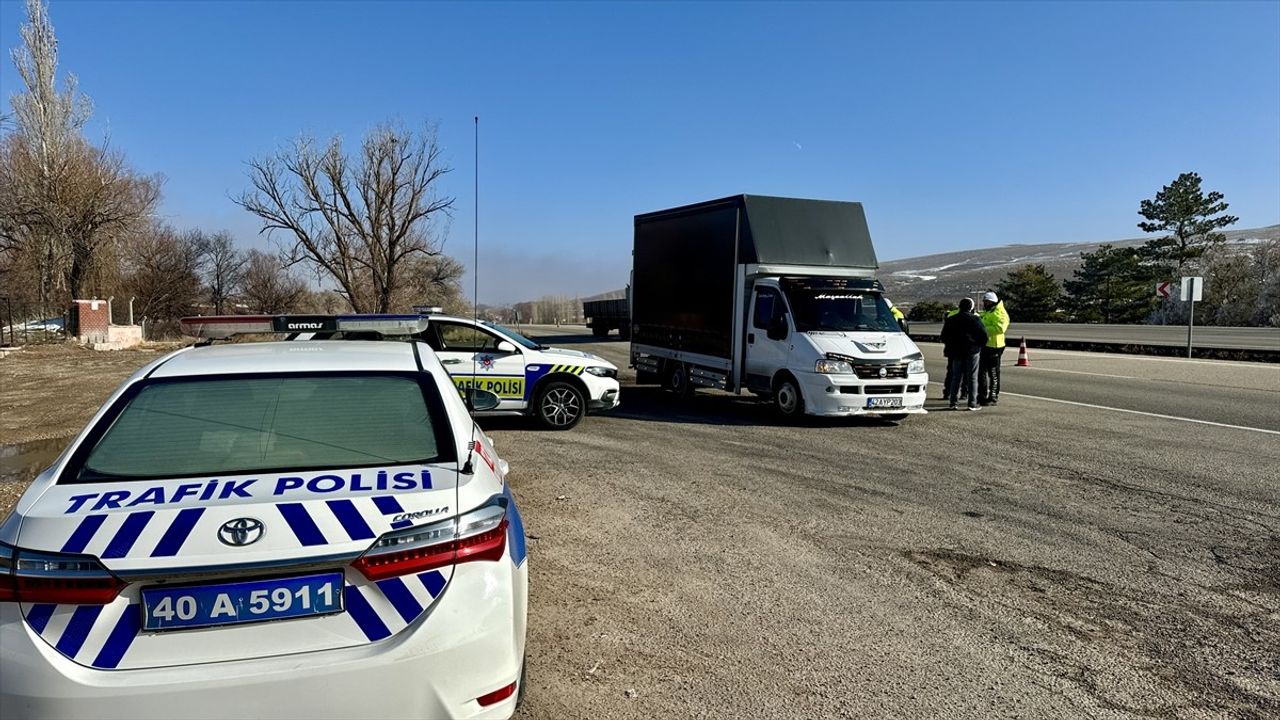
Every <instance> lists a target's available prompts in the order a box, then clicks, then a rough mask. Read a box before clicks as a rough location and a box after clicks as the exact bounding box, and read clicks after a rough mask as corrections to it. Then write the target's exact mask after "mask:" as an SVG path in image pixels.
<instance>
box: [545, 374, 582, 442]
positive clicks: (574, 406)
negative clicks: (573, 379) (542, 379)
mask: <svg viewBox="0 0 1280 720" xmlns="http://www.w3.org/2000/svg"><path fill="white" fill-rule="evenodd" d="M586 414H587V400H586V398H585V397H583V395H582V391H581V390H579V389H578V388H577V387H575V386H574V385H572V384H570V383H567V382H563V381H560V380H557V381H554V382H550V383H547V386H546V387H544V388H543V389H542V392H540V393H538V404H537V406H536V407H535V408H534V415H536V416H537V418H538V422H539V423H541V424H542V426H543V427H544V428H546V429H548V430H568V429H569V428H572V427H573V426H574V425H577V424H578V422H579V421H581V420H582V416H584V415H586Z"/></svg>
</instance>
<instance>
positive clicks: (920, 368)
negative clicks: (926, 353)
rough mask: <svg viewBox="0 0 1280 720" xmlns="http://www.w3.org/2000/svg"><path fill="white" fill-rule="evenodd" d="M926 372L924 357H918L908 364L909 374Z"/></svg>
mask: <svg viewBox="0 0 1280 720" xmlns="http://www.w3.org/2000/svg"><path fill="white" fill-rule="evenodd" d="M922 372H924V358H922V357H921V358H916V359H914V360H912V361H911V362H910V363H908V364H907V374H908V375H915V374H917V373H922Z"/></svg>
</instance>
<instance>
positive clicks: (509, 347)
mask: <svg viewBox="0 0 1280 720" xmlns="http://www.w3.org/2000/svg"><path fill="white" fill-rule="evenodd" d="M515 351H516V346H515V345H513V344H511V343H510V342H508V341H506V340H503V341H502V342H500V343H498V352H500V353H507V354H508V355H510V354H511V353H513V352H515Z"/></svg>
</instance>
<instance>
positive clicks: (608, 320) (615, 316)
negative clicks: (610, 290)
mask: <svg viewBox="0 0 1280 720" xmlns="http://www.w3.org/2000/svg"><path fill="white" fill-rule="evenodd" d="M628 294H629V293H628ZM582 316H583V317H584V318H586V321H587V327H589V328H591V334H592V335H595V336H596V337H605V336H607V335H608V334H609V331H610V330H617V331H618V335H619V336H620V337H621V338H622V339H623V340H629V339H631V301H630V300H628V299H627V298H625V297H624V298H615V299H612V300H584V301H583V302H582Z"/></svg>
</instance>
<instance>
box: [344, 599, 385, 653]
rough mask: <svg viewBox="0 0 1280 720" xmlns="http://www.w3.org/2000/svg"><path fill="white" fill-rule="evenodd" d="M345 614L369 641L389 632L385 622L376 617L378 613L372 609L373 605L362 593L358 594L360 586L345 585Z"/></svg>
mask: <svg viewBox="0 0 1280 720" xmlns="http://www.w3.org/2000/svg"><path fill="white" fill-rule="evenodd" d="M346 601H347V614H348V615H350V616H351V619H352V620H355V621H356V625H357V626H359V628H360V631H361V632H363V633H364V636H365V637H367V638H369V640H370V642H376V641H378V640H381V639H382V638H384V637H387V636H388V635H390V634H391V631H390V630H388V629H387V624H386V623H384V622H382V618H380V617H378V613H377V612H375V611H374V609H373V606H371V605H370V604H369V601H368V600H365V598H364V595H361V594H360V588H358V587H356V586H355V585H348V586H347V594H346Z"/></svg>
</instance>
